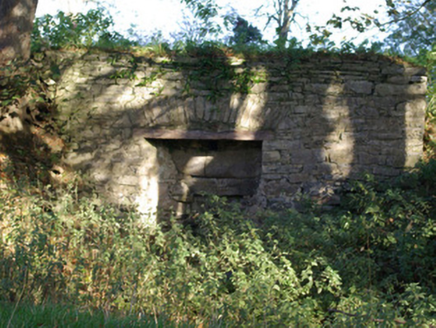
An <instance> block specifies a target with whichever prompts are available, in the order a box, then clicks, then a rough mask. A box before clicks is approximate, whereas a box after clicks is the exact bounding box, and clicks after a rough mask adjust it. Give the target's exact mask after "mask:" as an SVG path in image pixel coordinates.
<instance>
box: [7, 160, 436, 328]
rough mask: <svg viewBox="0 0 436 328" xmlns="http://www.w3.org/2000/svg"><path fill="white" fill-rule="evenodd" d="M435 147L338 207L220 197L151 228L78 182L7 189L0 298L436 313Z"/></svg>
mask: <svg viewBox="0 0 436 328" xmlns="http://www.w3.org/2000/svg"><path fill="white" fill-rule="evenodd" d="M435 177H436V161H430V162H429V163H427V164H425V165H424V164H423V165H422V166H421V167H420V168H419V169H418V170H417V171H416V172H414V173H410V174H407V175H404V176H402V177H401V178H399V179H398V181H396V182H395V184H393V185H390V186H389V185H383V184H381V183H379V182H376V181H374V180H373V179H372V178H371V177H368V178H367V179H365V180H362V181H357V182H355V183H354V185H353V187H352V188H351V190H350V192H349V193H347V195H345V196H344V203H343V205H342V206H341V208H340V209H338V210H337V211H334V212H329V213H323V212H322V211H321V210H320V209H314V210H313V211H307V212H306V213H298V212H295V211H286V212H281V213H277V212H262V213H259V214H258V215H256V216H255V217H249V216H248V215H247V213H246V212H245V211H244V210H243V209H241V208H239V207H238V206H237V205H235V204H229V203H227V202H225V200H223V199H219V198H216V197H212V198H211V199H210V200H209V204H208V205H207V206H206V207H205V210H204V212H202V213H199V214H198V215H197V216H194V217H191V218H190V219H186V220H176V219H174V218H173V219H171V220H169V221H167V222H162V223H161V224H159V225H158V226H157V227H156V228H155V229H150V228H144V227H143V226H142V225H141V218H140V217H139V216H137V214H136V213H135V211H134V210H133V209H132V210H130V211H126V210H120V209H117V208H114V207H111V206H109V205H105V204H104V203H103V202H102V201H101V200H100V199H98V198H97V197H96V196H95V197H86V198H85V197H80V196H79V195H78V194H77V191H76V189H75V188H74V186H69V187H65V188H64V189H63V190H60V189H59V190H56V191H55V190H53V189H52V188H51V187H46V188H45V189H44V190H43V192H41V193H35V192H32V193H30V192H26V189H25V188H22V185H20V183H19V182H16V183H15V186H14V187H11V186H10V187H9V188H8V189H4V190H2V191H1V202H0V232H1V240H0V262H1V263H0V300H1V301H3V302H12V303H15V304H18V303H24V304H35V305H38V304H69V305H71V306H76V307H80V308H85V309H86V308H87V309H96V310H99V311H103V312H104V313H117V314H119V315H132V314H133V315H134V316H136V317H152V318H156V320H158V319H159V318H164V319H165V320H170V321H171V322H172V323H174V324H175V325H180V324H182V323H183V324H188V323H191V324H196V325H200V324H202V325H205V326H208V327H224V326H225V327H256V326H265V327H284V326H307V327H319V326H325V327H348V326H355V327H358V326H362V327H368V326H369V327H371V326H374V327H375V326H380V325H382V326H384V327H389V326H393V327H394V326H396V325H398V324H402V326H406V327H407V326H409V327H412V326H414V327H416V326H423V327H430V326H431V325H433V326H434V325H435V324H436V299H435V297H434V295H435V291H436V285H435V283H436V270H435V266H434V263H435V258H436V221H435V209H436V206H435V205H436V199H435V186H436V183H435V182H436V181H435Z"/></svg>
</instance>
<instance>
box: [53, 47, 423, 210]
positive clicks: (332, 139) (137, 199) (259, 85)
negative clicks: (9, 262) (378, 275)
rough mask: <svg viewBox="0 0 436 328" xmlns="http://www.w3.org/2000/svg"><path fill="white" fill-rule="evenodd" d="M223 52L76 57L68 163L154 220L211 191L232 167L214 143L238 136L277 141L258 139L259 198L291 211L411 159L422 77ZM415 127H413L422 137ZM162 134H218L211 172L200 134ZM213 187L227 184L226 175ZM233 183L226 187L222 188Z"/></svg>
mask: <svg viewBox="0 0 436 328" xmlns="http://www.w3.org/2000/svg"><path fill="white" fill-rule="evenodd" d="M215 56H216V58H212V59H211V57H200V58H196V59H189V58H188V59H186V58H185V59H180V60H179V61H176V62H165V61H163V62H162V61H161V62H158V63H157V62H153V61H152V60H150V59H139V58H135V57H132V56H127V55H123V56H120V57H119V58H115V59H114V57H113V56H112V55H107V54H106V55H105V54H85V55H83V56H82V57H81V58H79V59H78V58H75V59H74V58H73V59H70V61H69V62H70V63H71V64H70V65H66V66H65V67H61V71H62V77H61V81H60V82H59V83H58V92H57V97H58V104H59V111H60V113H59V118H58V119H59V122H60V123H61V124H62V127H63V131H64V133H65V134H66V135H68V136H69V137H70V140H68V141H69V144H70V146H71V150H70V152H69V154H68V155H67V156H66V158H65V160H66V162H67V163H69V164H70V165H72V166H74V167H76V168H79V169H82V170H84V171H86V172H89V174H90V177H91V178H92V179H93V180H94V181H95V182H96V184H97V186H98V189H99V190H100V191H101V193H103V194H105V195H106V196H108V197H109V198H110V199H111V200H112V201H114V202H116V203H122V204H136V205H138V206H139V209H140V211H141V212H143V213H144V215H145V213H153V212H156V208H158V207H162V208H168V207H172V208H173V209H174V210H176V211H177V210H180V212H182V211H184V210H185V209H184V208H183V207H184V206H186V204H187V203H189V201H188V200H189V199H191V198H192V196H193V195H196V194H198V193H199V191H201V190H202V189H203V188H204V186H205V182H204V179H203V178H202V176H201V174H206V173H205V172H207V171H214V172H215V173H214V174H217V173H216V172H217V169H216V168H217V167H220V165H221V163H220V158H219V157H220V156H217V153H218V149H216V150H214V149H213V148H214V147H215V146H213V145H214V144H215V145H218V144H220V143H221V144H224V142H222V141H219V140H220V139H229V138H234V139H235V136H237V135H239V136H240V135H245V136H247V135H249V136H251V138H252V139H251V140H256V138H257V137H256V136H257V134H258V133H263V132H265V133H266V132H269V133H270V136H272V138H263V137H261V138H258V139H257V140H258V142H259V143H260V142H261V143H262V146H261V148H262V150H261V152H262V154H261V157H262V159H261V168H260V171H261V174H260V179H259V186H258V188H257V192H256V194H255V197H254V198H253V199H252V201H253V202H255V203H257V204H258V205H260V206H273V207H274V206H292V205H293V204H294V203H295V200H296V199H298V197H299V195H301V194H307V195H310V196H311V197H312V198H314V199H315V200H317V201H319V202H329V201H331V199H332V198H334V195H333V192H334V189H335V188H336V187H337V184H338V183H340V182H341V181H343V180H345V179H346V178H348V177H355V176H356V175H358V174H359V173H361V172H362V171H365V170H368V171H371V172H372V173H375V174H378V173H380V175H384V176H389V175H390V172H391V174H394V173H395V172H398V169H400V168H401V167H402V166H404V164H407V158H406V155H404V154H405V147H406V142H407V139H406V138H407V137H408V136H407V135H405V132H404V131H405V127H406V122H405V120H408V119H409V117H408V116H407V117H405V114H404V113H405V109H407V108H406V107H407V106H415V105H413V104H415V102H414V100H413V99H412V100H410V99H411V97H412V98H413V97H414V96H413V94H412V96H411V95H410V94H409V95H407V94H406V95H400V93H401V92H402V91H401V90H404V88H405V86H404V83H405V84H406V85H407V87H406V89H407V88H409V87H410V88H411V89H410V90H412V91H411V92H415V91H413V90H415V89H414V88H417V90H418V91H416V92H417V93H416V97H417V100H416V101H417V102H419V103H416V104H417V105H416V106H418V105H419V106H421V105H422V98H423V97H422V83H421V84H419V87H414V86H413V84H410V86H409V84H408V83H411V82H413V81H412V80H413V79H412V78H411V77H410V79H409V80H408V81H403V82H402V83H403V84H398V86H395V85H393V82H392V81H388V79H389V78H391V76H392V75H394V76H395V74H393V73H391V72H383V68H384V67H394V68H395V67H396V68H397V69H399V67H402V66H401V65H394V64H392V65H390V66H389V65H388V64H383V63H381V62H380V61H379V59H377V60H374V59H373V60H362V61H360V62H359V60H358V59H356V58H336V59H335V58H331V57H325V56H322V55H318V56H313V57H311V58H306V59H301V60H298V58H297V59H295V58H291V57H286V56H284V57H283V58H280V59H269V60H268V62H267V63H255V62H253V63H236V64H235V63H234V62H232V61H231V60H230V59H229V58H227V57H226V56H225V55H224V54H221V55H220V54H218V55H215ZM67 62H68V61H67ZM61 66H62V65H61ZM403 73H404V72H403ZM403 73H401V72H399V73H398V76H397V78H398V79H399V77H401V74H403ZM412 73H413V72H412ZM414 74H415V75H419V74H421V73H419V72H415V73H414ZM411 76H412V75H411ZM399 82H401V81H399V80H398V81H397V83H399ZM418 82H419V81H418ZM407 90H409V89H407ZM386 92H388V93H390V94H389V95H387V94H386ZM424 92H425V87H424ZM403 97H404V99H403ZM403 100H404V101H403ZM419 106H418V107H419ZM408 109H410V108H408ZM412 109H413V108H412ZM411 112H412V114H411V115H412V116H413V110H411ZM408 115H409V114H408ZM416 117H417V118H419V117H420V115H416ZM413 122H415V121H413ZM416 122H418V121H416ZM407 124H409V123H407ZM413 124H415V123H413ZM416 124H417V126H416V129H415V130H413V131H415V132H414V133H417V134H419V133H422V130H420V128H421V127H422V125H419V124H421V123H419V124H418V123H416ZM382 125H384V126H382ZM387 129H389V130H390V131H386V130H387ZM159 131H160V132H162V131H164V132H165V131H166V132H168V131H170V132H172V133H173V134H172V135H171V133H169V134H168V136H166V137H165V136H164V137H162V135H161V136H160V137H159V138H157V139H165V138H166V139H187V140H193V139H210V138H212V139H215V141H214V142H206V141H205V142H203V146H200V150H201V149H202V148H205V147H206V148H212V149H207V151H203V153H202V154H201V156H198V157H201V158H202V159H201V160H200V162H201V164H200V166H201V170H202V172H203V173H199V174H198V175H197V174H196V173H195V172H193V171H192V170H194V171H195V168H192V167H190V166H191V165H194V166H195V165H196V164H192V163H196V161H197V159H196V158H195V151H198V150H199V149H198V147H197V149H196V146H192V144H193V142H194V141H191V146H186V145H185V146H180V144H179V145H178V146H177V145H176V148H177V147H179V148H180V147H181V148H180V149H178V150H177V149H176V150H174V149H173V151H170V148H171V145H173V146H174V145H175V144H174V142H173V141H168V140H155V139H156V133H158V134H159V133H160V132H159ZM408 131H409V130H408ZM226 133H227V134H226ZM232 133H233V134H232ZM193 135H195V136H196V138H193V137H192V136H193ZM175 136H176V137H175ZM211 136H212V137H211ZM223 136H225V137H223ZM229 136H230V137H229ZM232 136H233V137H232ZM390 136H392V139H391V138H390ZM147 138H148V139H147ZM412 139H413V138H412ZM412 139H411V140H412ZM413 140H415V141H416V140H419V138H415V139H413ZM229 144H230V145H231V144H232V143H231V142H230V141H229ZM162 145H166V146H165V147H162ZM247 145H248V144H247ZM421 145H422V144H421ZM183 147H188V148H189V147H191V149H183ZM229 147H230V146H229ZM257 147H259V146H257ZM192 148H193V149H192ZM243 149H244V146H243V141H241V148H239V149H237V148H236V149H233V151H234V154H235V158H236V157H237V156H239V157H240V160H241V161H244V160H245V161H247V160H248V161H249V160H250V159H248V158H244V156H245V155H240V153H241V151H244V150H243ZM203 150H204V149H203ZM391 150H392V153H391V152H390V151H391ZM227 151H228V152H230V153H231V151H232V149H231V147H230V148H228V150H227ZM177 152H178V153H179V155H175V153H177ZM417 153H418V152H417ZM174 156H176V158H177V159H176V160H174ZM183 156H185V159H183V160H180V158H183ZM229 156H231V155H228V156H227V161H229V160H230V157H229ZM223 158H226V156H224V157H223ZM232 159H233V157H232ZM225 161H226V160H225ZM181 163H185V164H181ZM235 163H236V162H235ZM197 164H198V161H197ZM235 165H236V164H235ZM241 167H243V165H242V166H241ZM386 167H387V169H386ZM391 169H392V170H391ZM226 170H227V171H229V169H226ZM247 170H249V169H248V168H243V169H242V171H247ZM384 170H389V172H387V171H384ZM235 171H236V170H235ZM187 172H188V173H189V174H188V173H187ZM191 173H192V174H191ZM246 173H247V172H241V175H242V176H243V174H246ZM226 174H227V175H229V174H230V175H231V172H230V173H229V172H227V173H226ZM218 175H219V174H218ZM189 176H190V178H189ZM246 176H247V174H246ZM209 178H210V179H216V178H218V177H215V176H213V174H212V176H210V177H209ZM219 178H221V179H225V178H229V177H225V176H221V177H219ZM186 179H190V181H189V183H186V182H187V181H186ZM238 179H243V178H242V177H241V176H240V177H239V178H238ZM181 182H183V183H181ZM208 183H209V187H207V188H209V189H210V183H212V184H213V183H215V185H216V187H214V188H217V189H216V190H218V191H219V184H220V183H223V182H222V181H221V182H218V181H217V180H214V182H211V181H210V180H209V181H208V182H207V183H206V185H207V184H208ZM230 187H231V184H227V185H225V184H224V185H223V189H224V190H223V194H225V193H226V192H225V188H230ZM207 188H206V189H207ZM240 188H242V187H240ZM212 189H213V188H212ZM206 191H207V190H206ZM231 196H232V195H231ZM235 196H238V195H235ZM239 196H241V195H239ZM242 196H243V195H242Z"/></svg>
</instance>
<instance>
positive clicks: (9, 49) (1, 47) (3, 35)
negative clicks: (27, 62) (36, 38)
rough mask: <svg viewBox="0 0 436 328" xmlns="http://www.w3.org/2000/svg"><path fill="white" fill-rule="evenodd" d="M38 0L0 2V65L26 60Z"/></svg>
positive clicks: (4, 0) (6, 0) (1, 0)
mask: <svg viewBox="0 0 436 328" xmlns="http://www.w3.org/2000/svg"><path fill="white" fill-rule="evenodd" d="M37 4H38V0H0V64H4V63H6V62H7V61H9V60H12V59H15V58H21V59H28V58H29V56H30V36H31V33H32V28H33V20H34V18H35V11H36V6H37Z"/></svg>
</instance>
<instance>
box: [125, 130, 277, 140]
mask: <svg viewBox="0 0 436 328" xmlns="http://www.w3.org/2000/svg"><path fill="white" fill-rule="evenodd" d="M133 135H134V137H142V138H146V139H191V140H242V141H244V140H245V141H250V140H271V139H273V138H274V133H273V132H271V131H222V132H209V131H198V130H194V131H183V130H162V129H135V130H134V131H133Z"/></svg>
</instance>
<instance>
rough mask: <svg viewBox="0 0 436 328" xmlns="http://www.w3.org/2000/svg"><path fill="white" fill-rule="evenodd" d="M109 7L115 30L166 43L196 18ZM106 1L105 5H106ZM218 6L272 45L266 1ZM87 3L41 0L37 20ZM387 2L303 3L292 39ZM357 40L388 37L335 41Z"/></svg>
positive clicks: (112, 2) (170, 0) (156, 6)
mask: <svg viewBox="0 0 436 328" xmlns="http://www.w3.org/2000/svg"><path fill="white" fill-rule="evenodd" d="M103 1H104V2H105V4H106V5H105V7H106V8H108V9H109V11H110V13H111V15H112V16H113V19H114V22H115V30H116V31H118V32H120V33H123V34H127V31H128V30H129V29H131V28H133V29H132V30H133V31H134V32H135V33H136V34H140V35H143V36H150V35H153V34H155V33H157V31H161V33H162V36H163V38H164V39H167V40H170V39H172V37H173V36H174V35H175V34H177V33H178V32H180V31H182V30H183V27H186V24H184V22H186V21H187V20H186V19H184V17H188V18H190V19H192V14H191V13H190V11H189V9H187V8H186V6H185V5H184V4H182V3H181V2H180V0H142V1H126V0H103ZM103 1H102V2H103ZM216 1H217V3H218V4H219V5H220V6H222V7H223V8H225V10H227V11H230V10H231V9H232V8H233V9H234V10H235V11H236V12H237V13H238V14H239V15H241V16H242V17H243V18H245V19H247V20H248V21H249V22H250V23H252V24H253V25H254V26H256V27H258V28H259V29H260V30H261V32H262V34H263V36H264V38H265V39H266V40H268V41H270V42H271V41H272V40H273V39H274V34H275V33H274V29H275V27H276V26H275V25H274V22H271V24H270V26H269V27H268V28H266V29H264V28H265V24H266V21H267V18H266V17H265V16H264V17H255V16H254V12H255V10H256V9H257V8H259V7H261V6H262V5H264V7H263V8H262V10H261V11H260V12H262V13H268V12H272V11H273V7H272V6H271V5H270V6H269V8H268V3H271V2H272V0H270V2H268V1H266V0H238V1H234V0H233V1H230V0H216ZM83 2H84V1H83V0H62V1H59V0H39V2H38V8H37V12H36V15H37V17H39V16H42V15H44V14H51V15H54V14H56V12H57V11H59V10H62V11H64V12H69V11H70V12H86V11H87V10H88V9H90V8H92V7H95V4H92V3H88V4H86V5H85V4H84V3H83ZM383 3H384V0H365V1H362V0H346V2H345V1H344V0H301V2H300V4H299V6H298V8H297V11H298V12H299V14H300V16H299V17H298V22H299V25H300V27H298V26H294V27H293V30H292V33H291V35H290V36H291V37H292V36H295V37H297V39H299V40H304V39H307V36H308V35H307V33H306V32H305V25H306V21H307V20H309V21H310V22H311V23H312V24H317V25H323V24H325V22H326V21H327V20H328V19H329V18H330V17H331V16H332V14H333V13H339V12H340V9H341V8H342V7H343V6H345V5H347V6H350V7H354V6H358V7H360V8H361V10H362V11H363V12H366V13H372V12H373V11H374V10H377V9H378V8H379V6H380V5H383ZM355 37H357V40H355V43H357V44H358V43H360V42H362V41H363V40H364V39H365V38H370V39H372V40H374V41H377V40H378V38H380V37H384V36H383V35H381V34H380V32H378V31H375V30H374V31H372V32H369V33H367V34H365V35H361V34H359V33H357V32H355V31H353V30H352V29H351V28H347V29H345V30H343V31H341V32H339V31H338V32H337V33H335V35H334V37H333V40H334V41H335V42H336V43H340V41H342V40H344V39H346V40H353V38H355Z"/></svg>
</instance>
